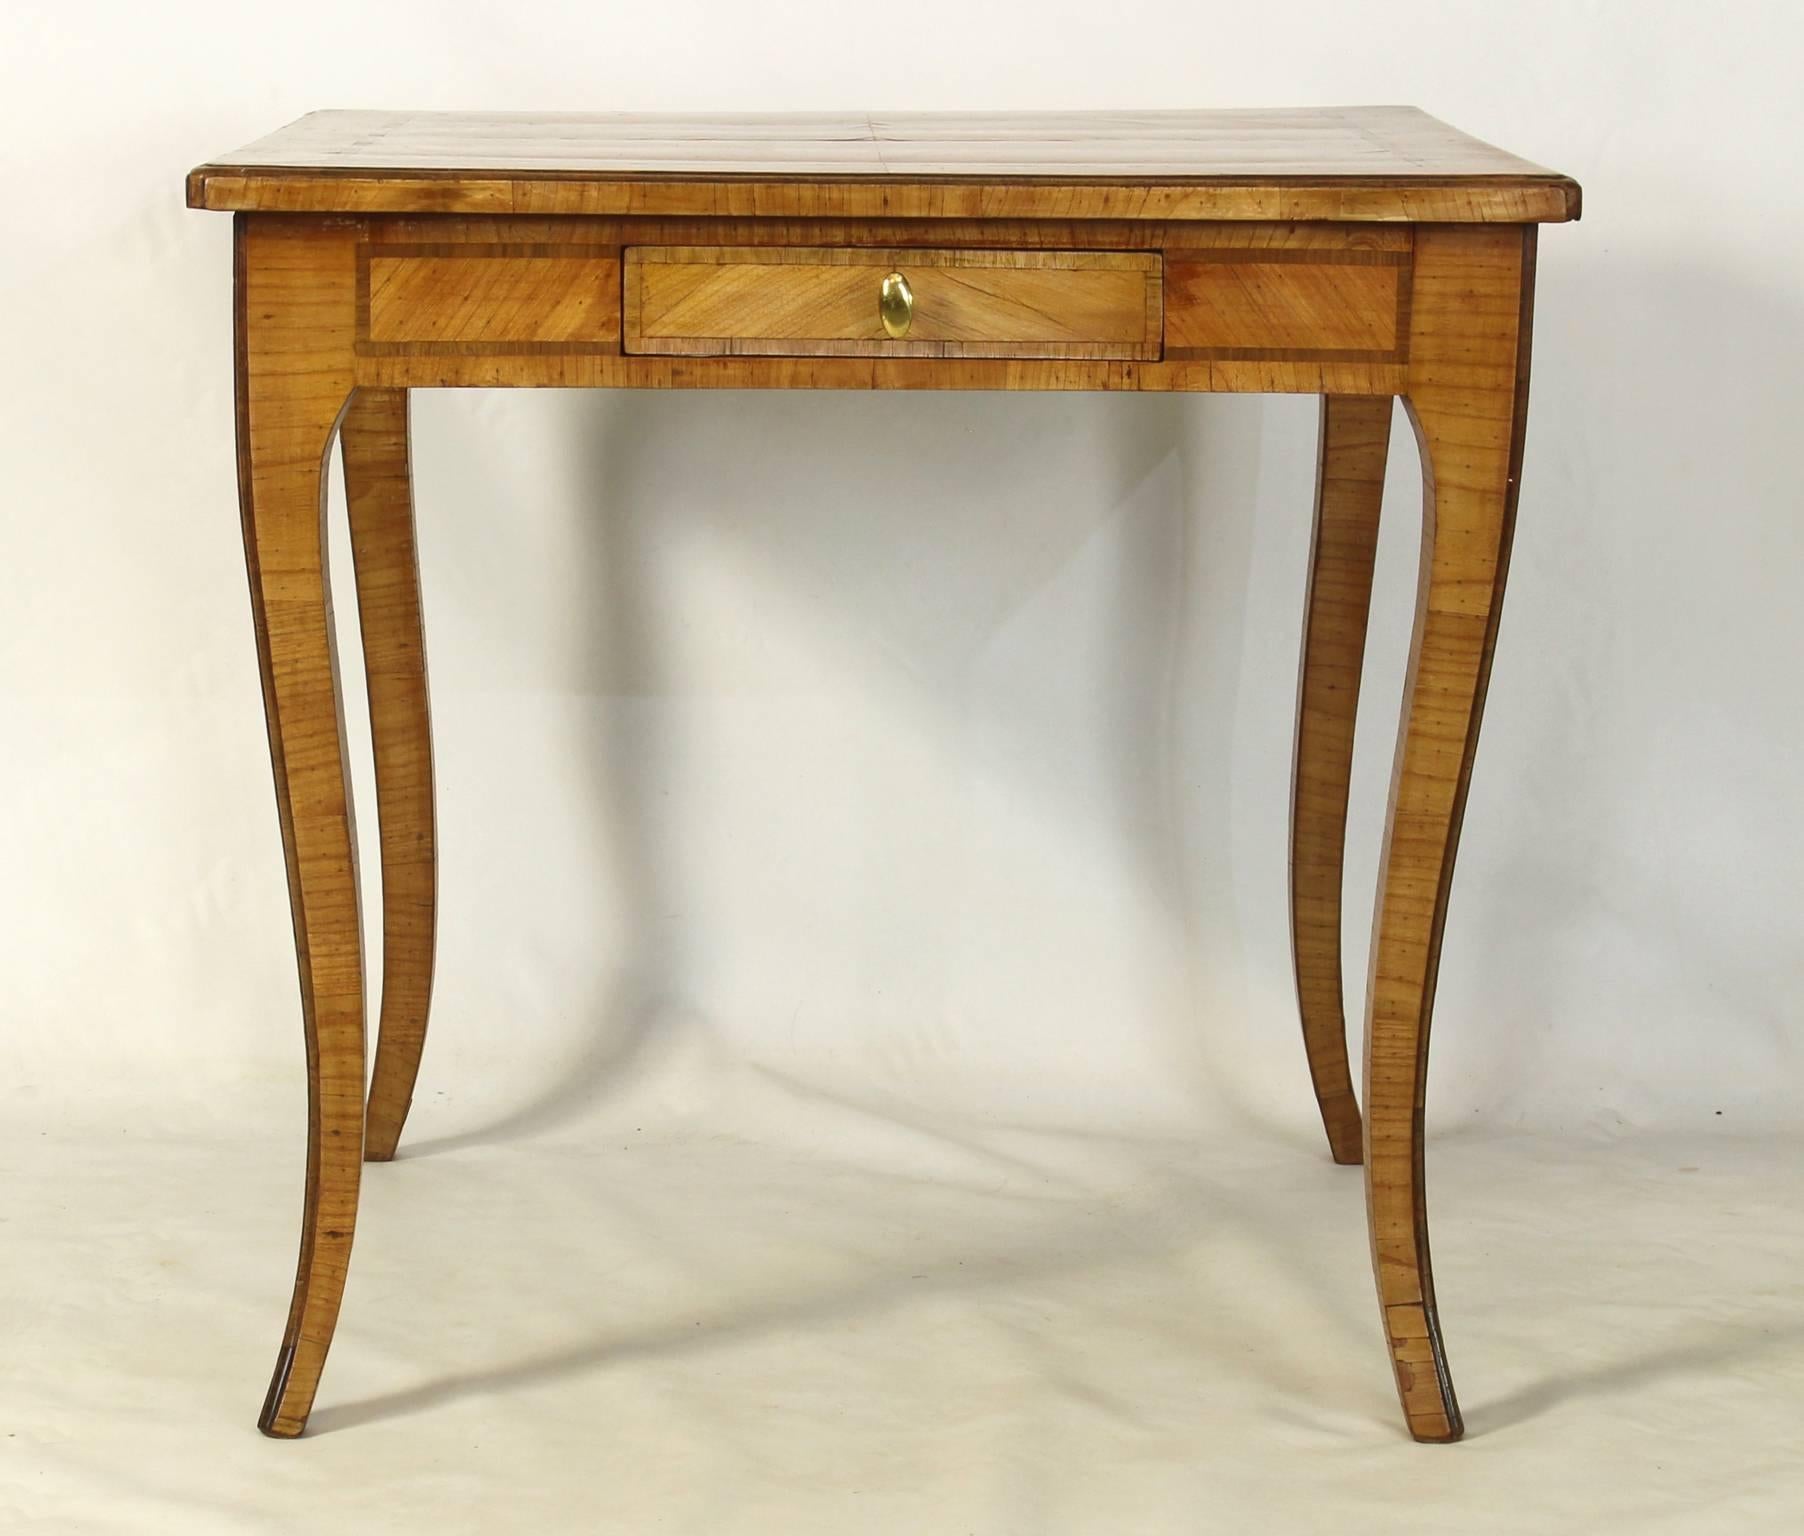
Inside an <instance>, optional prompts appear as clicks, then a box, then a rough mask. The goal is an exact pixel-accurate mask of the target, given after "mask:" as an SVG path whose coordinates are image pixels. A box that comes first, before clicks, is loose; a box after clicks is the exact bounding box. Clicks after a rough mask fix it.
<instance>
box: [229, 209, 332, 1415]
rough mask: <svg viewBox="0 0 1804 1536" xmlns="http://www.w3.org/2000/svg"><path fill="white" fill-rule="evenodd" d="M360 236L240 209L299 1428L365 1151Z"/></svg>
mask: <svg viewBox="0 0 1804 1536" xmlns="http://www.w3.org/2000/svg"><path fill="white" fill-rule="evenodd" d="M350 256H351V247H350V243H349V241H348V240H347V239H345V238H343V237H342V236H337V235H331V236H327V237H323V238H322V237H314V236H311V235H308V234H305V233H303V232H301V231H300V230H298V229H296V228H295V227H294V226H289V225H285V224H283V223H281V222H280V221H273V222H272V221H269V220H261V219H256V218H248V217H246V216H243V215H240V217H239V223H238V229H237V248H236V279H237V281H236V290H237V291H236V304H237V361H238V368H237V375H238V387H237V395H238V484H239V500H240V505H241V512H242V517H243V523H244V551H245V563H246V566H247V568H248V570H249V574H250V588H251V609H252V613H253V615H254V617H255V622H256V630H257V651H258V656H259V659H260V661H261V663H262V672H263V703H264V712H265V716H266V719H267V722H268V726H269V750H270V759H271V762H272V763H273V765H274V767H275V779H276V803H277V807H278V810H279V813H280V816H281V822H282V843H283V849H284V852H285V854H286V857H287V864H288V894H289V902H290V905H291V907H292V910H293V916H294V938H295V951H296V955H297V958H298V960H299V963H300V981H301V1015H302V1020H303V1024H304V1028H305V1032H306V1044H307V1089H308V1116H307V1190H306V1204H305V1207H304V1210H303V1219H302V1227H301V1254H300V1263H299V1266H298V1268H297V1271H296V1276H295V1287H294V1299H293V1302H292V1304H291V1306H290V1308H289V1313H288V1326H287V1329H286V1331H285V1333H284V1335H283V1339H282V1349H281V1353H280V1355H279V1356H278V1357H277V1361H276V1369H275V1375H274V1378H273V1379H272V1380H271V1382H270V1387H269V1395H268V1397H267V1398H266V1400H265V1402H264V1405H263V1413H262V1417H261V1419H260V1420H259V1423H260V1427H261V1428H262V1429H263V1431H264V1432H265V1433H266V1434H271V1435H298V1434H299V1433H300V1432H301V1430H302V1428H303V1427H304V1426H305V1424H306V1422H307V1414H308V1411H309V1410H310V1409H311V1407H312V1405H313V1395H314V1391H315V1388H316V1387H317V1386H318V1383H319V1376H320V1371H321V1369H322V1368H323V1367H324V1365H325V1360H326V1351H327V1349H328V1348H329V1347H330V1346H331V1342H332V1332H333V1329H334V1327H335V1326H336V1324H337V1321H338V1305H339V1299H340V1297H341V1295H342V1294H343V1291H344V1280H345V1268H346V1265H347V1263H348V1262H349V1259H350V1254H351V1235H352V1231H353V1229H354V1228H355V1225H356V1221H357V1190H358V1177H359V1173H360V1169H361V1165H362V1161H363V1071H364V1057H363V1052H364V1040H363V1021H364V1014H363V943H362V928H361V916H360V913H359V909H358V892H357V863H356V836H355V832H354V829H353V827H352V822H351V800H350V788H349V783H348V781H347V777H346V773H345V758H344V730H343V722H342V717H341V706H340V698H339V686H338V658H337V655H336V654H335V651H334V646H333V638H332V599H331V589H330V584H329V582H328V579H327V571H326V558H325V538H324V512H325V505H324V495H323V490H324V468H325V459H326V454H327V451H328V449H329V448H330V446H331V442H332V437H333V434H334V432H335V431H336V429H337V425H338V419H339V415H340V413H341V411H342V410H343V407H344V404H345V401H346V399H347V397H348V396H349V394H350V374H349V359H350V333H349V325H350V319H351V305H350V294H351V288H350V286H349V284H350V281H351V279H352V276H353V271H354V269H353V267H352V264H351V260H350Z"/></svg>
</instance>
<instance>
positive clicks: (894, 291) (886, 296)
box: [877, 272, 915, 341]
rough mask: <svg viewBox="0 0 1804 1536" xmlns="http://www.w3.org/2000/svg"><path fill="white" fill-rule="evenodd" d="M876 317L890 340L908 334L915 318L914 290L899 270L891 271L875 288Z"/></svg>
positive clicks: (898, 338) (895, 339)
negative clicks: (876, 288) (880, 285)
mask: <svg viewBox="0 0 1804 1536" xmlns="http://www.w3.org/2000/svg"><path fill="white" fill-rule="evenodd" d="M877 317H878V319H880V320H881V321H882V322H883V329H884V330H885V331H886V332H887V333H888V335H889V337H890V339H891V340H892V341H900V340H901V339H902V338H903V337H904V336H906V335H907V334H908V327H909V326H910V325H911V324H913V322H914V318H915V291H914V289H912V288H910V287H909V286H908V279H907V278H906V277H904V276H903V275H902V274H901V273H900V272H892V273H890V275H889V276H888V277H886V278H884V280H883V286H882V287H881V288H879V289H878V290H877Z"/></svg>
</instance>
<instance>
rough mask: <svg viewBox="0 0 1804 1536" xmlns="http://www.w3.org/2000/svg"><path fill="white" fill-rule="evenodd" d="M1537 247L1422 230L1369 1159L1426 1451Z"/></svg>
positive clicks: (1400, 1361) (1501, 234) (1445, 1379)
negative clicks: (1466, 952)
mask: <svg viewBox="0 0 1804 1536" xmlns="http://www.w3.org/2000/svg"><path fill="white" fill-rule="evenodd" d="M1534 238H1535V230H1534V226H1533V225H1529V226H1526V227H1485V226H1422V227H1420V228H1419V229H1418V230H1417V236H1416V248H1415V258H1414V259H1415V273H1414V287H1413V292H1412V304H1411V320H1410V362H1409V392H1408V401H1407V403H1408V408H1409V413H1410V418H1411V420H1412V421H1413V423H1414V425H1415V430H1416V437H1417V440H1418V442H1419V444H1420V446H1421V451H1422V473H1423V485H1424V497H1425V505H1424V509H1423V519H1422V523H1423V534H1422V579H1421V586H1420V591H1419V594H1418V598H1417V612H1416V627H1415V636H1414V640H1413V642H1412V644H1411V648H1410V660H1409V674H1408V683H1407V687H1406V694H1405V704H1404V718H1403V727H1402V733H1401V737H1400V739H1399V742H1398V750H1397V764H1396V772H1395V776H1394V778H1393V780H1392V788H1391V805H1390V815H1389V826H1388V830H1387V832H1386V837H1385V855H1384V864H1383V868H1382V871H1381V873H1380V876H1379V891H1380V906H1379V916H1378V924H1377V932H1376V936H1375V940H1374V946H1373V958H1372V985H1371V989H1370V991H1371V1003H1370V1010H1369V1014H1368V1020H1367V1028H1366V1063H1365V1067H1366V1070H1365V1105H1366V1143H1365V1152H1366V1194H1367V1211H1368V1215H1369V1217H1370V1220H1371V1229H1372V1256H1373V1263H1374V1267H1375V1269H1376V1272H1377V1279H1378V1299H1379V1305H1380V1307H1381V1309H1382V1313H1383V1318H1384V1327H1385V1336H1386V1338H1387V1339H1388V1340H1389V1342H1390V1350H1391V1360H1392V1365H1393V1367H1394V1369H1395V1372H1396V1378H1397V1391H1398V1395H1399V1396H1400V1398H1401V1399H1402V1403H1403V1411H1404V1414H1405V1416H1406V1417H1407V1419H1408V1421H1409V1429H1410V1433H1411V1434H1412V1435H1414V1436H1415V1438H1416V1439H1418V1440H1436V1441H1445V1440H1457V1439H1458V1438H1459V1437H1460V1433H1461V1429H1462V1425H1461V1422H1460V1413H1459V1404H1458V1402H1457V1401H1456V1399H1455V1397H1454V1393H1453V1383H1452V1379H1451V1377H1450V1376H1449V1374H1448V1369H1447V1357H1446V1351H1445V1348H1444V1347H1443V1345H1442V1341H1441V1325H1440V1318H1439V1315H1438V1313H1437V1311H1436V1307H1435V1296H1434V1277H1433V1272H1432V1269H1431V1267H1430V1263H1429V1253H1428V1214H1427V1205H1426V1201H1425V1196H1424V1189H1423V1146H1422V1136H1423V1094H1424V1088H1425V1085H1426V1080H1427V1069H1428V1031H1429V1020H1430V1016H1431V1014H1432V1012H1433V1008H1434V991H1435V977H1436V973H1437V971H1438V969H1439V965H1440V952H1441V934H1442V928H1443V925H1444V923H1445V921H1446V916H1447V894H1448V890H1449V887H1450V886H1451V884H1452V878H1453V858H1454V851H1455V848H1456V846H1457V844H1458V841H1459V830H1460V819H1461V817H1462V815H1463V813H1464V810H1465V802H1466V790H1467V786H1468V784H1469V783H1470V780H1471V773H1472V758H1473V752H1474V750H1475V748H1476V746H1477V741H1478V727H1479V719H1480V716H1481V714H1482V713H1483V709H1484V697H1485V686H1486V683H1487V682H1488V680H1489V677H1490V671H1491V656H1492V652H1493V650H1494V648H1495V646H1496V642H1497V620H1498V613H1499V609H1500V605H1501V602H1502V597H1503V586H1504V577H1505V575H1506V573H1507V570H1508V566H1509V550H1510V535H1511V531H1512V528H1513V525H1514V522H1515V512H1516V485H1517V477H1518V473H1519V470H1520V466H1521V462H1522V433H1523V421H1524V416H1525V414H1526V406H1527V400H1528V352H1529V318H1530V302H1531V297H1532V294H1533V289H1534Z"/></svg>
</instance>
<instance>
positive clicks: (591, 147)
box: [188, 107, 1579, 223]
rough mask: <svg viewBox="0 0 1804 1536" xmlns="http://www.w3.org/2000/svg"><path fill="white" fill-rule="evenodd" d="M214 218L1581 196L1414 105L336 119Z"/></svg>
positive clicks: (267, 148) (1444, 203)
mask: <svg viewBox="0 0 1804 1536" xmlns="http://www.w3.org/2000/svg"><path fill="white" fill-rule="evenodd" d="M188 202H189V204H190V206H192V207H196V208H213V209H225V210H233V211H290V212H312V213H461V214H468V213H513V214H531V213H554V214H555V213H570V214H584V213H586V214H610V215H627V214H631V215H665V214H668V215H677V216H692V215H707V214H722V215H729V216H739V217H743V216H762V215H770V216H777V217H792V218H806V217H812V218H823V217H845V218H877V217H889V218H896V217H956V218H971V217H990V218H1045V217H1051V218H1167V219H1185V218H1188V219H1332V220H1357V221H1366V220H1388V221H1396V220H1421V221H1437V222H1460V223H1555V222H1559V221H1562V220H1565V219H1574V218H1577V217H1578V214H1579V189H1578V186H1577V184H1576V183H1575V182H1573V181H1572V180H1571V179H1570V178H1569V177H1566V176H1561V175H1558V174H1556V173H1554V172H1552V171H1549V170H1546V169H1544V168H1543V167H1541V166H1538V165H1534V164H1531V163H1530V162H1528V161H1526V160H1521V159H1518V158H1517V157H1516V156H1514V155H1511V154H1508V153H1506V152H1505V151H1503V150H1500V149H1496V148H1494V147H1492V146H1491V145H1489V144H1486V143H1483V142H1481V141H1480V140H1478V139H1474V138H1471V137H1469V136H1468V135H1466V134H1463V133H1460V132H1459V131H1458V130H1457V129H1455V128H1451V127H1449V126H1448V125H1447V124H1445V123H1443V122H1440V121H1438V120H1437V119H1435V118H1432V117H1430V116H1428V114H1427V113H1425V112H1421V111H1419V110H1417V109H1416V108H1414V107H1311V108H1298V109H1286V110H1264V109H1260V110H1249V109H1225V110H1209V111H1181V112H1062V113H1037V112H1035V113H941V114H935V113H918V112H917V113H910V112H894V113H885V112H878V113H862V112H860V113H843V112H823V113H785V114H775V115H759V114H742V115H727V116H712V115H687V114H668V115H667V114H629V113H595V114H589V113H583V114H544V113H507V112H345V111H332V112H314V113H310V114H309V115H308V116H306V117H303V118H301V119H299V120H298V121H297V122H294V123H290V124H289V125H288V126H287V127H286V128H282V129H279V130H278V131H277V132H275V133H273V134H270V135H269V136H268V137H266V138H262V139H258V140H257V141H256V142H255V143H252V144H249V145H247V146H246V147H245V148H243V149H240V150H236V151H234V152H233V153H232V154H229V155H225V156H222V157H221V158H220V159H218V160H216V161H213V162H210V163H208V164H206V165H203V166H200V167H199V168H198V169H196V170H195V171H193V172H191V173H190V175H189V178H188Z"/></svg>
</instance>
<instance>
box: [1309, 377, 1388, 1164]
mask: <svg viewBox="0 0 1804 1536" xmlns="http://www.w3.org/2000/svg"><path fill="white" fill-rule="evenodd" d="M1390 441H1391V401H1390V400H1389V399H1387V398H1384V397H1375V398H1369V399H1361V398H1354V397H1349V396H1345V395H1324V396H1323V397H1322V420H1321V440H1320V447H1319V450H1318V454H1317V460H1316V487H1315V531H1314V534H1313V535H1312V538H1311V542H1310V550H1309V585H1308V591H1307V595H1306V597H1305V599H1304V613H1305V617H1304V620H1303V652H1302V662H1301V666H1300V669H1299V675H1298V681H1297V727H1296V748H1295V752H1294V754H1293V759H1292V763H1293V766H1292V777H1291V800H1290V807H1291V809H1290V938H1291V959H1292V963H1293V965H1294V966H1295V968H1296V979H1297V1006H1298V1010H1299V1011H1300V1013H1301V1014H1302V1020H1303V1044H1304V1049H1305V1051H1306V1052H1307V1054H1308V1057H1309V1076H1310V1080H1311V1082H1312V1083H1313V1084H1314V1085H1315V1097H1316V1103H1317V1105H1318V1106H1319V1107H1320V1109H1321V1114H1322V1125H1323V1128H1324V1129H1325V1130H1326V1131H1327V1133H1328V1147H1329V1151H1330V1152H1331V1153H1332V1155H1333V1157H1334V1160H1335V1162H1337V1163H1349V1164H1350V1163H1357V1162H1359V1161H1360V1160H1361V1150H1360V1148H1361V1132H1360V1118H1359V1103H1358V1101H1357V1100H1356V1099H1355V1098H1354V1096H1353V1074H1352V1069H1351V1068H1350V1066H1349V1065H1348V1061H1347V1020H1346V1011H1345V1007H1344V1005H1343V1003H1342V999H1341V883H1342V874H1343V869H1344V862H1343V861H1344V856H1345V853H1346V841H1347V790H1348V786H1349V784H1350V782H1351V779H1352V772H1353V727H1354V722H1355V719H1356V717H1357V715H1358V711H1359V680H1360V670H1361V668H1362V667H1363V666H1364V664H1365V650H1366V620H1367V618H1368V616H1369V614H1370V611H1371V605H1372V566H1373V562H1374V560H1375V558H1376V556H1377V552H1378V511H1379V506H1380V503H1381V502H1382V501H1383V498H1384V469H1385V461H1386V459H1387V458H1388V456H1389V452H1390Z"/></svg>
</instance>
